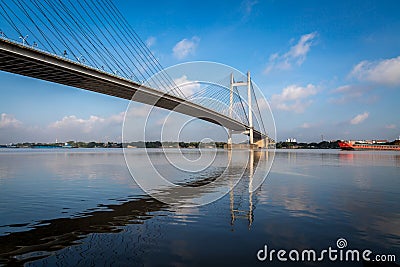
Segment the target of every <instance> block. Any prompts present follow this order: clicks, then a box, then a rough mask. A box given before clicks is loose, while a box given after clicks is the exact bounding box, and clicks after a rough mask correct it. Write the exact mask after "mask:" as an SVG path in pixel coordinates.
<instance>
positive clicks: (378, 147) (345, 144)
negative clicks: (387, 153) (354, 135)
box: [339, 142, 400, 151]
mask: <svg viewBox="0 0 400 267" xmlns="http://www.w3.org/2000/svg"><path fill="white" fill-rule="evenodd" d="M339 147H340V148H341V149H342V150H397V151H400V146H396V145H374V144H353V143H350V142H339Z"/></svg>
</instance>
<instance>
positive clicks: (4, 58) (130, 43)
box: [0, 0, 269, 146]
mask: <svg viewBox="0 0 400 267" xmlns="http://www.w3.org/2000/svg"><path fill="white" fill-rule="evenodd" d="M0 15H1V17H0V19H1V20H0V22H1V24H0V70H2V71H6V72H11V73H16V74H20V75H24V76H28V77H33V78H37V79H41V80H46V81H50V82H54V83H58V84H64V85H68V86H72V87H76V88H81V89H85V90H90V91H94V92H98V93H102V94H106V95H111V96H115V97H119V98H123V99H128V100H134V101H137V102H141V103H145V104H149V105H154V106H157V107H161V108H164V109H168V110H173V111H175V112H179V113H182V114H186V115H189V116H192V117H197V118H200V119H202V120H206V121H209V122H212V123H215V124H218V125H222V126H224V127H225V128H227V129H229V130H230V131H229V133H230V134H229V140H228V143H231V140H232V139H231V135H232V133H235V132H239V133H245V134H247V135H249V143H250V144H252V145H253V144H254V145H255V144H256V143H257V144H258V146H266V144H267V143H268V140H269V138H268V135H267V131H266V129H265V126H264V123H263V119H262V116H261V112H260V108H259V103H258V100H257V96H256V94H255V93H254V88H253V83H252V81H251V78H250V73H248V75H247V80H246V81H235V79H234V77H233V74H232V75H230V76H227V77H225V78H224V79H223V80H222V81H221V82H220V84H211V85H209V86H206V87H204V88H202V89H201V90H199V91H197V92H194V93H192V94H191V95H187V94H185V93H184V92H183V90H181V88H180V87H179V86H177V85H176V83H175V82H174V80H173V79H172V78H171V77H170V76H169V75H168V73H166V72H164V71H163V68H162V66H161V64H160V62H159V61H158V59H157V58H156V57H155V56H154V55H153V53H151V51H150V50H149V48H148V47H147V46H146V45H145V43H144V42H143V41H142V40H141V39H140V37H139V36H138V34H137V33H136V32H135V31H134V30H133V29H132V27H131V26H130V25H129V24H128V22H127V21H126V19H125V18H124V17H123V16H122V14H121V13H120V12H119V10H118V9H117V8H116V7H115V5H114V4H113V2H112V1H111V0H97V1H96V0H82V1H71V0H44V1H41V0H25V1H22V0H0ZM240 86H245V87H247V90H246V91H247V95H246V96H245V97H244V96H243V94H242V93H241V92H239V90H238V87H240Z"/></svg>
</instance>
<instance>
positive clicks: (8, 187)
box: [0, 149, 400, 266]
mask: <svg viewBox="0 0 400 267" xmlns="http://www.w3.org/2000/svg"><path fill="white" fill-rule="evenodd" d="M171 151H173V150H171ZM178 152H179V151H178ZM129 153H130V155H131V158H132V160H133V161H134V162H135V160H136V161H137V164H138V166H140V162H141V158H142V157H143V153H144V152H143V150H142V149H131V150H129ZM183 153H184V154H187V156H188V157H189V158H190V155H192V154H193V150H190V149H188V150H183ZM246 153H247V154H249V153H251V152H249V151H241V152H232V153H231V154H229V153H228V152H226V151H223V150H222V151H219V152H218V153H217V154H216V161H220V162H224V161H225V160H226V159H227V157H232V158H236V159H239V160H241V157H243V155H244V154H246ZM147 154H148V156H149V158H158V157H159V154H160V151H159V150H157V149H154V150H152V149H150V150H148V153H147ZM239 154H240V155H239ZM274 156H275V157H273V152H265V151H261V152H260V151H258V152H254V153H253V154H252V155H251V158H252V161H251V164H250V163H249V164H247V162H244V164H243V166H245V169H244V170H243V178H242V179H241V180H240V181H239V182H238V184H237V185H236V186H235V187H234V189H233V190H232V191H230V192H228V194H226V195H225V196H223V197H222V198H220V199H218V200H216V201H214V202H212V203H210V204H207V205H203V206H197V207H182V206H176V205H169V204H165V203H163V202H160V201H158V200H156V199H154V198H152V197H150V196H148V195H147V194H146V193H145V192H144V191H142V189H140V188H139V186H138V185H137V184H136V183H135V181H134V180H133V179H132V177H131V174H130V172H129V170H128V168H127V166H126V164H125V158H124V155H123V152H122V150H120V149H43V150H40V149H2V150H0V265H9V264H10V265H15V264H16V265H26V266H94V265H95V266H104V265H107V266H110V265H112V266H263V265H264V266H265V265H268V266H287V265H294V266H302V265H306V266H315V265H318V264H319V263H321V262H316V261H307V260H305V261H301V260H300V262H295V261H293V260H290V259H289V260H288V261H287V262H282V261H280V260H279V259H278V258H277V257H276V256H275V257H274V258H272V259H271V260H270V259H267V260H264V261H260V260H259V259H258V258H257V253H258V252H259V251H260V250H261V249H264V248H265V246H267V247H268V250H272V249H275V250H276V251H278V250H281V249H282V250H286V251H287V252H289V251H291V250H298V251H300V252H301V250H304V249H313V250H315V251H317V252H319V251H322V250H323V249H327V248H328V247H332V248H336V249H337V248H338V247H337V240H338V239H339V238H343V239H345V240H346V242H347V246H346V248H348V249H358V250H360V251H363V250H366V249H368V250H371V251H372V252H373V254H372V255H378V254H381V255H395V257H396V260H397V263H399V260H400V254H399V251H400V249H399V248H400V194H399V192H398V191H399V189H400V154H399V153H398V152H390V151H387V152H383V151H368V152H360V151H356V152H348V151H340V150H277V151H276V152H275V153H274ZM243 158H244V159H246V160H248V157H243ZM273 158H274V160H273V163H272V167H271V171H270V173H269V174H268V176H267V178H266V180H265V181H264V182H263V184H262V185H261V187H260V188H258V189H257V190H255V191H254V192H251V191H252V190H249V189H250V188H252V187H253V186H254V184H252V183H253V181H252V179H253V172H254V168H255V167H254V166H259V164H260V163H263V162H264V163H271V161H272V159H273ZM153 162H154V164H155V165H158V166H156V167H159V169H160V170H163V172H164V173H165V175H167V176H168V175H169V176H170V177H173V179H174V182H178V183H183V184H185V183H187V184H190V185H191V186H201V185H202V184H201V182H202V181H203V182H204V181H206V182H207V180H208V179H211V178H212V177H214V176H215V175H218V174H220V172H221V170H220V169H218V168H214V169H211V170H208V171H207V172H203V173H202V174H201V175H200V176H196V175H194V174H190V175H184V174H183V173H182V172H176V171H175V172H174V170H173V169H171V170H170V169H169V168H168V166H166V165H165V164H164V162H162V161H158V160H155V161H153ZM250 165H251V166H250ZM142 171H143V173H141V171H140V168H139V173H136V174H135V175H139V176H140V175H142V176H143V177H146V175H149V174H148V173H146V170H145V169H143V170H142ZM211 191H215V188H212V189H205V190H203V191H201V193H199V195H195V196H188V197H187V198H193V199H201V198H202V197H204V196H207V194H208V193H210V194H212V193H213V192H211ZM249 191H250V192H249ZM185 201H186V200H185ZM286 257H287V255H286ZM323 265H324V266H327V265H332V266H363V263H362V262H361V261H355V262H354V261H353V262H345V263H344V262H340V261H338V260H336V261H334V262H332V261H330V260H329V259H327V257H325V258H324V261H323Z"/></svg>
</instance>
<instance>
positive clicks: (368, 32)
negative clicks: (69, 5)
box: [0, 0, 400, 143]
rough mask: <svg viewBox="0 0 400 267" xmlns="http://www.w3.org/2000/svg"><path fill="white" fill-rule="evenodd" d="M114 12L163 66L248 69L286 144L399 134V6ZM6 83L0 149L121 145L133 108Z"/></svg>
mask: <svg viewBox="0 0 400 267" xmlns="http://www.w3.org/2000/svg"><path fill="white" fill-rule="evenodd" d="M114 3H115V5H116V6H117V7H118V8H119V9H120V10H121V12H122V13H123V15H124V16H125V17H126V19H127V20H128V21H129V23H130V24H131V25H132V27H133V28H134V29H135V30H136V32H137V33H138V34H139V36H140V37H141V38H142V39H143V41H145V42H146V43H147V44H148V46H149V47H150V49H151V50H152V51H153V53H154V54H155V56H156V57H157V58H158V59H159V61H160V62H161V64H162V65H163V66H164V67H168V66H172V65H175V64H177V63H182V62H187V61H196V60H202V61H215V62H219V63H223V64H227V65H230V66H232V67H234V68H236V69H239V70H240V71H242V72H246V71H247V70H250V71H251V73H252V79H253V81H254V82H255V83H256V84H257V85H258V87H259V88H260V89H261V90H262V92H263V94H264V95H265V97H266V98H267V100H268V101H269V103H270V105H271V107H272V111H273V114H274V117H275V121H276V128H277V138H278V140H284V139H286V138H289V137H294V138H297V140H298V141H307V142H308V141H319V140H320V139H321V135H323V136H324V138H325V139H328V140H331V139H389V140H394V139H395V138H397V137H398V136H399V135H400V119H399V116H398V113H399V112H398V111H399V99H400V90H399V89H400V34H398V33H399V32H400V16H399V15H398V10H399V9H400V3H399V2H398V1H365V0H364V1H329V2H328V1H325V2H324V3H323V4H321V1H249V0H248V1H242V2H241V1H202V2H201V3H200V2H199V3H188V1H173V2H165V3H163V2H161V3H160V2H157V3H155V2H151V1H138V2H137V3H136V2H135V3H133V2H131V1H117V0H116V1H114ZM0 81H1V82H0V90H1V94H2V97H1V98H0V114H1V118H0V143H9V142H19V141H49V142H50V141H54V140H55V139H56V138H57V139H59V140H61V141H66V140H83V141H90V140H96V141H106V140H107V141H108V140H112V141H119V140H120V138H121V137H120V136H121V125H122V120H123V112H124V111H125V110H126V107H127V104H128V101H125V100H121V99H116V98H113V97H110V96H105V95H100V94H96V93H91V92H87V91H83V90H79V89H73V88H69V87H67V86H62V85H56V84H52V83H48V82H44V81H39V80H35V79H31V78H26V77H21V76H17V75H13V74H9V73H5V72H1V73H0Z"/></svg>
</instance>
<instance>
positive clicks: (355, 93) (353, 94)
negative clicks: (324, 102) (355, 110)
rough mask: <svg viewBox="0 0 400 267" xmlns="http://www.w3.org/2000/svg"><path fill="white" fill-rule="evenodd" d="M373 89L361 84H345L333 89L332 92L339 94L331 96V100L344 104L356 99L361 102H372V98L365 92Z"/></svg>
mask: <svg viewBox="0 0 400 267" xmlns="http://www.w3.org/2000/svg"><path fill="white" fill-rule="evenodd" d="M370 90H371V87H370V86H360V85H349V84H347V85H343V86H339V87H338V88H335V89H333V90H332V91H331V93H332V94H335V95H338V96H335V97H333V98H331V99H330V100H329V101H330V102H332V103H336V104H344V103H347V102H353V101H355V100H357V101H361V102H370V101H371V98H370V97H369V98H368V97H365V94H366V93H367V92H368V91H370Z"/></svg>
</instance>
